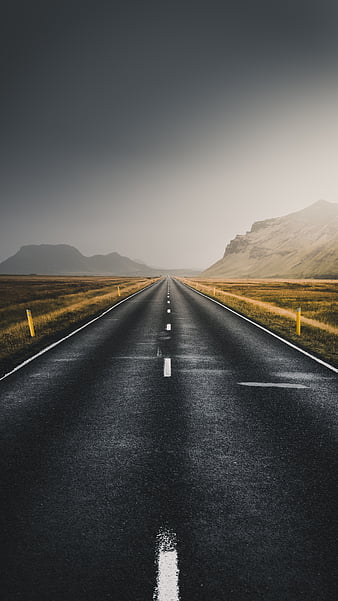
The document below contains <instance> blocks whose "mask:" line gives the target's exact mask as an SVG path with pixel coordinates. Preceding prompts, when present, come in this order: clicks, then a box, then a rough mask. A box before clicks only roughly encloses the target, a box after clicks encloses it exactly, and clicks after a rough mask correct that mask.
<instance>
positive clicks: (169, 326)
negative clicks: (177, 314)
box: [166, 323, 171, 332]
mask: <svg viewBox="0 0 338 601" xmlns="http://www.w3.org/2000/svg"><path fill="white" fill-rule="evenodd" d="M166 330H167V332H170V330H171V323H167V327H166Z"/></svg>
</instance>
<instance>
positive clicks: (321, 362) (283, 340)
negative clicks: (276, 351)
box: [181, 282, 338, 374]
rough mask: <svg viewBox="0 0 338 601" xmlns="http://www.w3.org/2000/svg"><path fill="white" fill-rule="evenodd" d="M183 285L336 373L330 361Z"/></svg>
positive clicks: (337, 371)
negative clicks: (312, 353)
mask: <svg viewBox="0 0 338 601" xmlns="http://www.w3.org/2000/svg"><path fill="white" fill-rule="evenodd" d="M181 283H183V282H181ZM183 286H186V288H189V290H192V291H193V292H196V294H199V295H200V296H203V297H204V298H207V299H208V300H209V301H211V302H212V303H215V304H216V305H219V306H220V307H222V309H225V310H226V311H229V312H230V313H233V314H234V315H237V317H240V318H241V319H244V321H247V322H249V323H251V324H252V325H254V326H256V328H259V329H260V330H263V332H266V333H267V334H270V336H273V337H274V338H277V340H280V341H281V342H284V344H286V345H287V346H290V347H291V348H293V349H295V350H296V351H298V352H299V353H302V354H303V355H305V356H306V357H309V358H310V359H313V361H316V362H317V363H320V365H324V367H327V368H328V369H330V370H331V371H333V372H334V373H336V374H337V373H338V369H337V367H334V366H333V365H330V363H327V362H326V361H323V360H322V359H318V357H315V356H314V355H311V353H308V352H307V351H304V349H302V348H300V347H299V346H297V345H296V344H293V343H292V342H289V340H285V338H282V336H278V334H275V333H274V332H271V330H268V328H265V327H264V326H261V325H260V324H259V323H256V322H255V321H253V320H252V319H249V317H245V316H244V315H241V314H240V313H237V311H235V310H234V309H230V307H227V306H226V305H223V304H222V303H220V302H219V301H217V300H215V299H214V298H210V296H207V295H206V294H203V292H200V291H199V290H195V288H192V287H191V286H189V285H188V284H185V283H183Z"/></svg>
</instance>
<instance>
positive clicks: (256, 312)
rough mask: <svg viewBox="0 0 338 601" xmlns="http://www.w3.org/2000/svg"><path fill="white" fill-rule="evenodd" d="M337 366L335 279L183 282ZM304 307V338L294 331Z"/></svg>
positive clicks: (337, 304) (195, 280) (336, 287)
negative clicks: (298, 309)
mask: <svg viewBox="0 0 338 601" xmlns="http://www.w3.org/2000/svg"><path fill="white" fill-rule="evenodd" d="M184 281H185V282H186V283H187V284H189V285H190V286H192V287H193V288H197V289H198V290H201V292H204V293H206V294H208V295H209V296H212V297H215V298H217V300H219V301H221V302H222V303H224V304H225V305H227V306H229V307H231V308H232V309H235V310H237V311H240V312H241V313H243V314H244V315H247V316H248V317H251V318H253V319H254V320H256V321H257V322H259V323H261V324H263V325H265V326H267V327H268V328H270V329H271V330H273V331H275V332H277V333H279V334H282V335H283V336H284V337H285V338H287V339H288V340H291V341H293V342H296V343H297V344H298V345H299V346H302V347H303V348H304V349H306V350H308V351H310V352H312V353H314V354H316V355H318V356H319V357H321V358H323V359H325V360H326V361H329V362H330V363H332V364H333V365H335V366H338V357H337V336H338V295H337V292H338V282H337V281H336V280H201V279H194V280H184ZM298 307H301V312H302V329H301V336H297V334H296V332H295V319H296V310H297V308H298Z"/></svg>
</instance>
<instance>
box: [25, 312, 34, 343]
mask: <svg viewBox="0 0 338 601" xmlns="http://www.w3.org/2000/svg"><path fill="white" fill-rule="evenodd" d="M26 315H27V319H28V325H29V331H30V333H31V336H32V337H33V336H35V329H34V323H33V317H32V313H31V311H30V310H29V309H26Z"/></svg>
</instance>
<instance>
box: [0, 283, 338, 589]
mask: <svg viewBox="0 0 338 601" xmlns="http://www.w3.org/2000/svg"><path fill="white" fill-rule="evenodd" d="M0 395H1V402H0V428H1V443H0V444H1V452H0V461H1V464H0V465H1V468H0V469H1V537H0V545H1V551H2V553H1V557H2V559H1V567H2V569H1V585H0V589H1V592H2V596H1V598H2V599H3V600H4V601H14V600H15V601H17V600H23V601H47V600H48V601H103V600H113V601H152V600H154V599H155V600H156V601H157V600H159V601H175V600H176V599H180V600H181V601H223V600H224V601H331V600H332V601H333V600H336V599H337V591H338V582H337V580H338V578H337V575H338V568H337V548H338V527H337V507H338V486H337V449H338V418H337V375H336V373H334V372H333V371H331V370H329V369H328V368H326V367H325V366H323V365H320V364H318V363H317V362H315V361H314V360H313V359H311V358H309V357H307V356H304V355H303V354H301V353H300V352H298V351H297V350H295V349H293V348H290V347H288V346H287V345H286V344H284V343H283V342H281V341H279V340H277V339H276V338H274V337H273V336H271V335H269V334H267V333H265V332H264V331H262V330H260V329H259V328H257V327H256V326H255V325H253V324H251V323H249V322H247V321H245V320H243V319H241V318H240V317H238V316H236V315H234V314H233V313H231V312H229V311H227V310H225V309H224V308H222V307H220V306H219V305H217V304H216V303H213V302H212V301H210V300H208V299H207V298H205V297H203V296H201V295H200V294H198V293H196V292H194V291H192V290H190V289H188V288H187V287H186V286H184V285H183V284H182V283H180V282H178V281H176V280H173V279H170V278H166V279H163V280H160V281H159V282H158V283H156V284H155V285H153V286H151V287H150V288H148V289H147V290H145V291H143V292H141V293H139V294H137V295H135V296H133V298H131V299H130V300H128V301H126V302H124V303H122V304H121V305H119V306H118V307H116V308H115V309H113V310H112V311H110V312H109V313H107V314H106V315H105V316H104V317H102V318H101V319H99V320H97V321H96V322H94V323H93V324H91V325H89V326H88V327H86V328H85V329H83V330H81V331H80V332H79V333H77V334H76V335H74V336H72V337H71V338H69V339H67V340H65V341H64V342H62V343H61V344H59V345H58V346H56V347H55V348H53V349H51V350H50V351H49V352H47V353H45V354H44V355H42V356H40V357H38V358H36V359H35V360H34V361H32V362H31V363H29V364H28V365H26V366H24V367H23V368H22V369H20V370H18V371H17V372H16V373H13V374H12V375H10V376H9V377H7V378H6V379H4V380H2V381H1V382H0ZM161 557H162V560H164V563H163V562H162V564H161ZM165 560H166V561H167V563H166V564H165Z"/></svg>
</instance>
